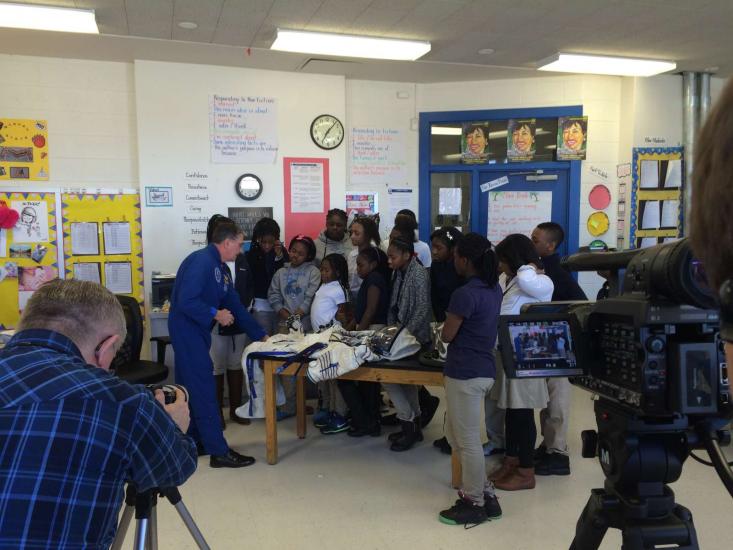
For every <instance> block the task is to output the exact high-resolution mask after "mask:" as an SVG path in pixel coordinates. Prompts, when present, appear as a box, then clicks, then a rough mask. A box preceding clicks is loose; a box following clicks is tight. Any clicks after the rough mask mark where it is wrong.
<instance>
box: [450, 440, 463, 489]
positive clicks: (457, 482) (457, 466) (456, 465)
mask: <svg viewBox="0 0 733 550" xmlns="http://www.w3.org/2000/svg"><path fill="white" fill-rule="evenodd" d="M450 465H451V485H452V486H453V488H454V489H460V488H461V484H462V483H463V473H462V472H461V457H460V455H459V454H458V453H457V452H456V450H455V449H453V452H452V453H451V455H450Z"/></svg>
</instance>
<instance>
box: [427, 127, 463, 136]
mask: <svg viewBox="0 0 733 550" xmlns="http://www.w3.org/2000/svg"><path fill="white" fill-rule="evenodd" d="M430 134H431V135H433V136H460V135H461V134H463V130H462V129H461V128H451V127H449V126H431V127H430Z"/></svg>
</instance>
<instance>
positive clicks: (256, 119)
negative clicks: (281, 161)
mask: <svg viewBox="0 0 733 550" xmlns="http://www.w3.org/2000/svg"><path fill="white" fill-rule="evenodd" d="M209 139H210V141H211V162H213V163H242V164H243V163H260V164H272V163H274V162H275V158H276V157H277V148H278V141H277V102H276V100H275V98H272V97H262V96H239V95H230V96H222V95H212V96H209Z"/></svg>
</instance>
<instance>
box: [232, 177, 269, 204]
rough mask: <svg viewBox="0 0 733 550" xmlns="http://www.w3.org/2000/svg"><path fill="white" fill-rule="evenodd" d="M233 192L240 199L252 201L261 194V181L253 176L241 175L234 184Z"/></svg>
mask: <svg viewBox="0 0 733 550" xmlns="http://www.w3.org/2000/svg"><path fill="white" fill-rule="evenodd" d="M234 190H235V191H236V192H237V195H239V198H240V199H242V200H245V201H253V200H255V199H256V198H257V197H259V196H260V195H261V194H262V180H261V179H260V178H258V177H257V176H255V175H254V174H242V175H241V176H239V177H238V178H237V181H236V182H234Z"/></svg>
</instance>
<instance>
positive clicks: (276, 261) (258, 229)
mask: <svg viewBox="0 0 733 550" xmlns="http://www.w3.org/2000/svg"><path fill="white" fill-rule="evenodd" d="M246 256H247V262H248V263H249V266H250V269H251V273H252V285H253V290H254V302H253V303H252V316H253V317H254V318H255V319H256V320H257V322H258V323H259V324H260V326H261V327H262V328H263V329H264V330H265V332H266V333H267V335H268V336H272V335H273V334H276V333H277V312H276V311H275V310H273V309H272V306H271V305H270V300H269V299H268V298H267V294H268V292H269V290H270V284H271V283H272V278H273V277H274V276H275V272H276V271H277V270H278V269H280V268H281V267H284V266H285V264H286V263H287V262H289V261H290V258H288V253H287V251H286V250H284V248H283V246H282V243H281V242H280V226H279V225H278V224H277V222H276V221H275V220H273V219H272V218H262V219H260V220H259V221H258V222H257V223H256V224H255V226H254V228H253V229H252V245H251V246H250V249H249V250H248V251H247V253H246Z"/></svg>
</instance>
